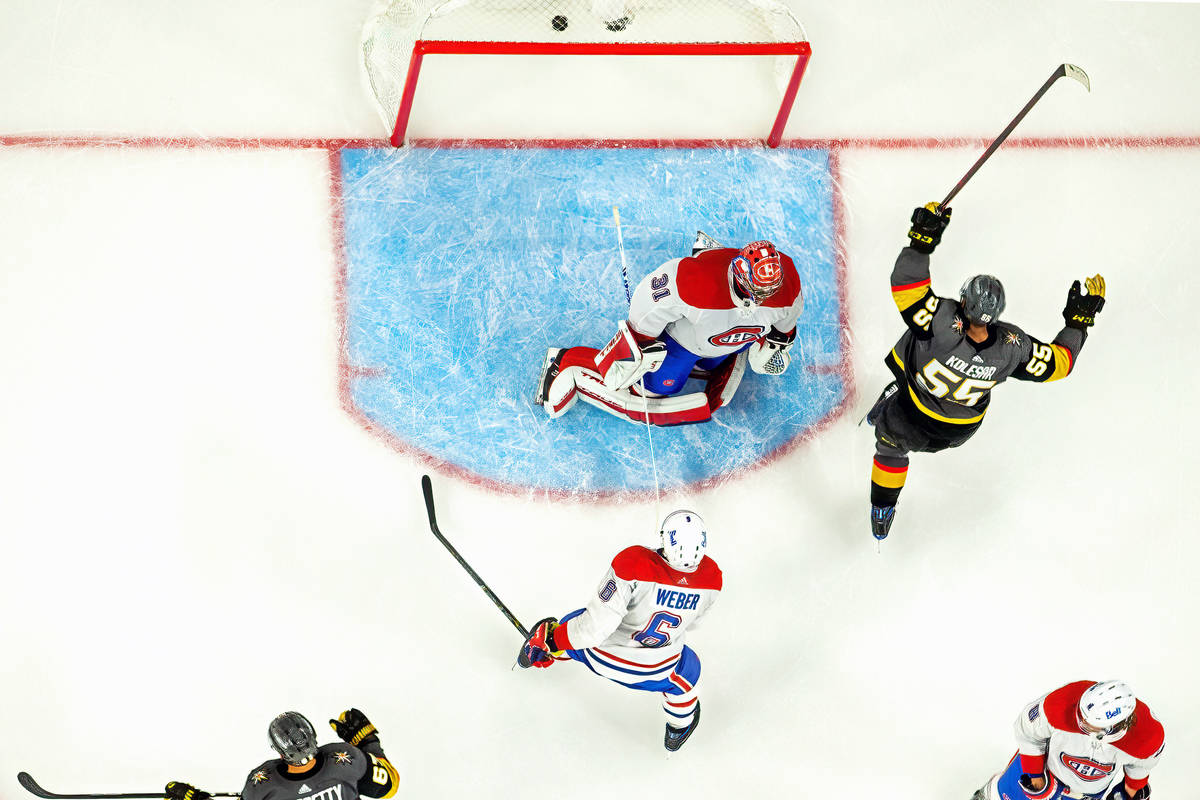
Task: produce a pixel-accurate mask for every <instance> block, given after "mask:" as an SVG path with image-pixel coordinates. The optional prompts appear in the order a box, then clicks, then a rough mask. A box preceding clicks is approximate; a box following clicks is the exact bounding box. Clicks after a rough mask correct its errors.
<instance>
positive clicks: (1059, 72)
mask: <svg viewBox="0 0 1200 800" xmlns="http://www.w3.org/2000/svg"><path fill="white" fill-rule="evenodd" d="M1064 77H1066V78H1071V79H1072V80H1076V81H1079V82H1080V83H1081V84H1083V88H1085V89H1087V90H1088V91H1089V92H1090V91H1092V82H1091V81H1090V80H1089V79H1088V76H1087V73H1086V72H1084V71H1083V70H1082V69H1080V68H1079V67H1077V66H1075V65H1074V64H1059V65H1058V69H1056V70H1054V74H1053V75H1051V76H1050V79H1049V80H1047V81H1046V82H1045V83H1043V84H1042V88H1040V89H1038V90H1037V94H1035V95H1034V96H1033V98H1032V99H1031V100H1030V101H1029V102H1028V103H1026V104H1025V107H1024V108H1022V109H1021V111H1020V113H1019V114H1017V116H1015V117H1013V121H1012V122H1010V123H1008V127H1007V128H1005V129H1004V130H1003V131H1001V132H1000V135H999V136H997V137H996V141H994V142H992V144H991V145H990V146H989V147H988V149H987V150H985V151H983V155H981V156H980V157H979V160H978V161H976V162H975V166H973V167H971V169H969V170H967V174H966V175H963V177H962V180H961V181H959V182H958V185H956V186H955V187H954V188H953V189H951V190H950V194H948V195H946V199H944V200H942V204H941V206H939V208H945V207H946V206H947V205H948V204H949V203H950V201H951V200H953V199H954V196H955V195H956V194H958V193H959V192H960V191H961V190H962V188H963V187H964V186H966V185H967V181H969V180H971V177H972V176H973V175H974V174H975V173H976V172H978V171H979V168H980V167H982V166H983V162H985V161H987V160H988V159H989V158H991V156H992V153H994V152H996V149H997V148H999V147H1000V145H1002V144H1004V140H1005V139H1007V138H1008V135H1009V134H1010V133H1012V132H1013V129H1014V128H1016V127H1017V125H1019V124H1020V122H1021V120H1023V119H1025V115H1026V114H1028V113H1029V110H1030V109H1031V108H1033V107H1034V105H1035V104H1036V103H1037V101H1038V100H1041V99H1042V95H1044V94H1045V93H1046V92H1047V91H1049V89H1050V87H1051V86H1053V85H1054V82H1055V81H1056V80H1058V79H1059V78H1064Z"/></svg>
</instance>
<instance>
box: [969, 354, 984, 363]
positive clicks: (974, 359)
mask: <svg viewBox="0 0 1200 800" xmlns="http://www.w3.org/2000/svg"><path fill="white" fill-rule="evenodd" d="M971 360H972V361H976V362H978V363H980V364H982V363H983V357H982V356H979V355H976V356H975V357H974V358H972V359H971Z"/></svg>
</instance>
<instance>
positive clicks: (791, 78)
mask: <svg viewBox="0 0 1200 800" xmlns="http://www.w3.org/2000/svg"><path fill="white" fill-rule="evenodd" d="M362 55H363V69H364V76H365V78H366V81H367V86H368V90H369V91H370V93H371V95H372V97H373V98H374V100H375V103H376V106H377V108H378V110H379V112H380V114H381V116H382V117H383V119H384V122H385V124H387V125H388V126H389V127H390V129H391V143H392V145H393V146H395V147H400V146H402V145H403V144H404V141H405V135H406V132H407V130H408V124H409V119H410V117H411V114H412V109H413V101H414V98H415V96H416V91H417V84H418V81H419V79H420V76H421V67H422V64H423V62H424V59H425V57H426V56H429V55H496V56H500V55H525V56H528V55H534V56H536V55H583V56H605V55H613V56H774V57H775V61H776V68H775V72H776V76H777V83H778V86H779V88H780V90H781V91H780V98H779V108H778V111H777V112H776V113H775V121H774V124H773V125H772V128H771V131H770V133H769V134H768V136H767V137H766V139H765V141H766V143H767V145H768V146H770V147H777V146H778V145H779V143H780V141H781V140H782V138H783V130H784V127H785V126H786V125H787V120H788V116H789V114H790V113H791V110H792V105H793V104H794V102H795V99H796V92H797V91H798V89H799V87H800V81H801V79H802V78H803V77H804V70H805V68H806V67H807V66H808V61H809V58H810V56H811V55H812V49H811V47H810V46H809V43H808V40H807V36H806V35H805V33H804V29H803V27H802V26H801V25H800V23H799V21H798V20H797V19H796V17H795V15H794V14H793V13H792V11H791V10H790V9H789V8H788V7H787V6H786V5H785V4H784V3H783V2H781V1H780V0H377V2H376V6H375V8H374V10H373V13H372V14H371V15H370V17H369V18H368V20H367V23H366V25H365V26H364V29H363V36H362Z"/></svg>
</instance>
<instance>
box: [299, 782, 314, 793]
mask: <svg viewBox="0 0 1200 800" xmlns="http://www.w3.org/2000/svg"><path fill="white" fill-rule="evenodd" d="M311 791H312V789H310V788H308V784H307V783H302V784H300V788H299V789H298V790H297V791H296V794H304V793H305V792H311Z"/></svg>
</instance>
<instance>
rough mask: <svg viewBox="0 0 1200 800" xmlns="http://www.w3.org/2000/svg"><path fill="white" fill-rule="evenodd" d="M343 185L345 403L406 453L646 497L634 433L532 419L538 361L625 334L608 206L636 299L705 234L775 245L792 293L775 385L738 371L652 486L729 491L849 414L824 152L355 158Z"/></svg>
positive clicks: (623, 427)
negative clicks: (737, 477)
mask: <svg viewBox="0 0 1200 800" xmlns="http://www.w3.org/2000/svg"><path fill="white" fill-rule="evenodd" d="M341 169H342V185H343V202H344V217H345V247H346V317H347V318H346V320H345V329H346V332H347V357H348V359H349V364H348V366H349V367H350V368H351V374H352V376H353V377H352V378H351V379H350V398H351V401H352V403H353V404H354V406H355V407H356V409H357V410H358V412H359V413H361V414H362V415H363V416H364V417H366V418H367V419H369V420H370V421H371V422H372V423H373V424H374V425H376V426H379V427H380V428H382V429H383V430H386V431H388V432H389V433H390V434H391V435H393V436H394V437H395V438H396V439H398V440H399V441H402V442H405V443H407V444H409V445H411V446H412V447H413V448H415V449H417V450H420V451H422V452H425V453H428V454H429V455H431V456H433V457H435V458H437V459H440V460H442V461H445V462H448V463H450V464H453V465H455V466H457V467H459V468H461V469H463V470H466V471H468V472H470V473H473V474H475V475H477V476H479V477H480V478H482V479H484V480H485V481H488V482H495V483H499V484H504V485H509V486H513V487H532V488H534V489H545V490H556V491H568V492H570V491H581V492H611V491H614V490H642V489H647V488H651V487H652V486H653V476H652V474H651V470H650V468H649V452H648V450H647V445H646V433H645V430H644V429H643V428H641V427H639V426H636V425H631V424H629V423H628V422H625V421H622V420H620V419H617V418H615V417H612V416H610V415H608V414H605V413H603V412H601V411H598V410H597V409H594V408H592V407H590V406H586V405H584V404H582V403H579V404H577V405H576V407H575V408H574V409H573V410H572V411H571V412H570V413H568V414H567V415H566V416H564V417H562V418H560V419H555V420H552V419H550V418H549V417H548V416H547V415H546V414H545V412H544V411H543V410H542V409H541V408H538V407H536V406H535V405H534V403H533V395H534V390H535V388H536V387H535V384H536V381H537V377H538V373H539V371H540V368H541V364H542V359H543V357H544V355H545V352H546V349H547V348H549V347H567V346H572V345H590V346H593V347H599V346H601V345H602V344H603V343H604V342H607V341H608V339H609V338H611V336H612V334H613V332H614V331H615V329H616V328H615V326H616V323H617V322H618V320H621V319H624V318H625V312H626V310H627V308H628V304H627V302H626V298H625V290H624V287H623V286H622V281H621V264H620V256H619V254H618V250H617V239H616V230H615V227H614V224H613V217H612V208H613V206H614V205H616V206H619V207H620V210H621V222H622V229H623V230H622V232H623V235H624V240H625V251H626V256H627V259H628V263H629V283H630V285H631V286H632V285H634V284H636V282H637V281H638V280H640V279H641V278H642V277H643V276H644V275H645V274H646V273H648V272H649V271H650V270H652V269H654V268H655V267H657V266H658V265H659V264H661V263H662V262H664V261H667V260H669V259H672V258H678V257H680V256H683V255H687V254H689V253H690V246H691V242H692V238H693V237H694V235H695V232H696V230H697V229H702V230H704V231H705V232H707V233H709V234H710V235H712V236H713V237H715V238H716V239H717V240H718V241H721V242H724V243H726V244H728V245H731V246H733V245H735V244H744V243H745V242H748V241H752V240H754V239H762V238H768V239H771V240H772V241H774V242H775V243H776V245H778V246H779V248H780V249H781V250H783V251H784V252H786V253H789V254H790V255H791V256H792V257H793V258H794V259H795V262H796V266H797V268H798V269H799V271H800V278H801V281H802V282H803V284H804V295H805V307H804V313H803V315H802V316H801V317H800V322H799V324H798V326H797V342H796V345H795V346H794V347H793V349H792V354H793V361H792V366H791V369H790V370H789V371H788V372H787V373H786V374H785V375H783V376H781V377H778V378H771V377H767V376H763V375H757V374H753V373H750V372H747V374H746V377H745V379H744V380H743V382H742V385H741V388H740V389H739V390H738V393H737V396H736V397H735V399H734V401H733V404H732V405H731V406H729V407H726V408H722V409H719V410H718V411H716V412H715V414H714V418H713V421H712V422H709V423H706V424H703V425H691V426H684V427H680V428H659V429H656V430H655V431H654V437H655V438H654V444H655V449H656V455H657V461H658V471H659V476H660V480H661V482H662V484H663V485H664V486H667V487H672V486H682V485H686V484H691V483H695V482H698V481H703V480H706V479H710V478H716V477H719V476H722V475H728V474H731V473H735V472H736V471H737V470H739V469H741V468H744V467H747V466H749V465H752V464H754V463H756V462H758V461H760V460H762V459H764V458H766V457H767V456H769V455H770V454H771V453H773V452H775V451H777V450H778V449H779V448H781V447H783V446H785V445H786V444H788V443H789V442H791V441H793V440H794V439H796V438H797V437H800V436H803V435H805V433H806V432H807V431H809V430H810V429H811V428H812V427H813V426H814V425H817V424H818V423H820V422H821V421H822V420H823V419H825V418H827V417H828V416H829V415H831V414H833V413H835V411H836V410H837V409H839V408H840V406H841V404H842V401H843V397H844V395H845V393H846V388H847V387H846V385H845V383H844V381H843V379H842V377H841V375H840V373H839V371H838V369H837V368H838V366H839V365H840V364H841V363H842V360H843V353H842V335H841V309H840V304H841V303H842V302H843V299H842V297H841V286H840V284H839V276H838V273H837V257H836V245H835V232H834V218H833V192H834V186H833V179H832V175H831V173H830V169H829V155H828V152H827V151H826V150H823V149H788V150H775V151H768V150H756V149H743V148H737V149H729V150H724V149H719V148H701V149H684V148H680V149H661V148H631V149H595V150H588V149H519V150H515V149H499V148H496V149H493V148H469V149H405V150H399V151H396V150H391V149H386V150H385V149H348V150H344V151H342V153H341ZM359 367H361V368H363V369H362V370H358V371H356V370H355V369H354V368H359Z"/></svg>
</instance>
